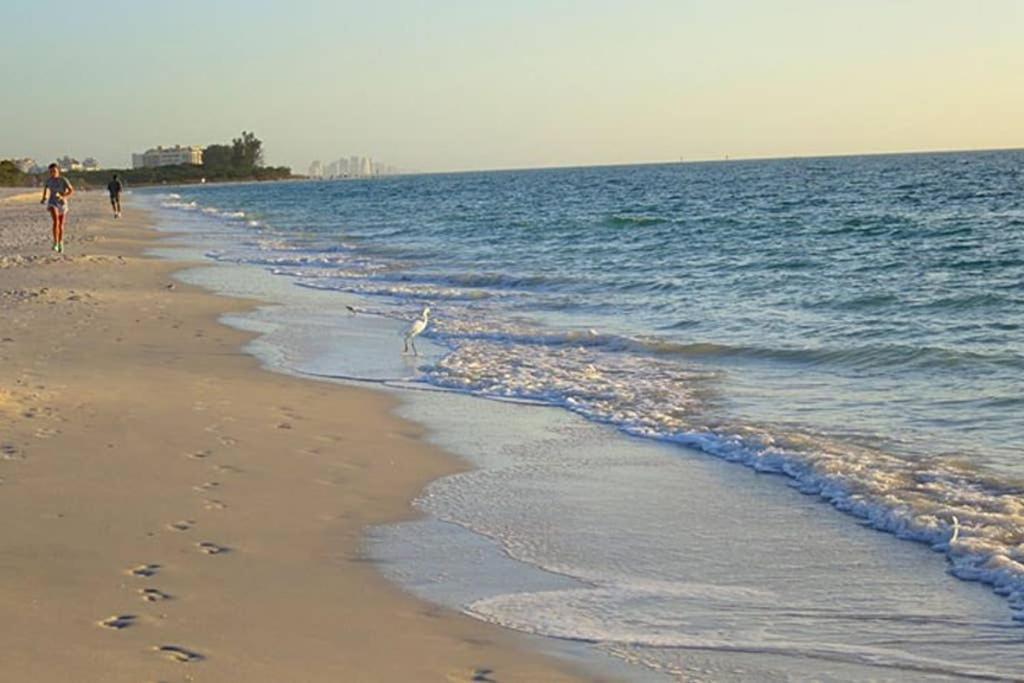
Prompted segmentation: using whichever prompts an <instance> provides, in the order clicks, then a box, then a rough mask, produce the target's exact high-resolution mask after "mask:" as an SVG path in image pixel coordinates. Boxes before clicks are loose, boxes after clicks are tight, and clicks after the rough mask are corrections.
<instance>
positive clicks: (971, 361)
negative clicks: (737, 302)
mask: <svg viewBox="0 0 1024 683" xmlns="http://www.w3.org/2000/svg"><path fill="white" fill-rule="evenodd" d="M452 298H455V297H452ZM695 324H699V321H690V322H687V323H686V324H685V326H692V325H695ZM437 327H438V328H439V329H441V330H442V331H443V332H444V334H445V335H447V336H448V337H449V338H452V339H453V340H454V341H456V342H458V343H462V342H465V341H474V340H476V341H485V340H486V341H494V342H501V343H506V344H527V345H543V346H570V347H583V348H588V347H600V348H603V349H606V350H609V351H628V352H633V353H642V354H647V355H654V356H678V357H680V358H682V359H701V358H725V359H730V358H731V359H739V360H743V359H748V360H775V361H784V362H788V363H794V364H802V365H809V366H844V367H848V368H854V369H859V370H869V369H879V368H911V369H943V368H953V367H974V368H984V367H991V368H997V369H1006V368H1009V369H1022V370H1024V357H1021V356H1019V355H1017V354H1014V353H1010V352H1005V353H980V352H975V351H954V350H950V349H945V348H941V347H914V346H903V345H899V344H872V345H863V346H854V347H848V348H793V349H786V348H772V347H756V346H744V345H732V344H719V343H714V342H679V341H674V340H671V339H666V338H663V337H655V336H626V335H618V334H604V333H601V332H599V331H597V330H572V331H565V332H550V331H547V330H545V329H544V328H530V327H523V326H519V327H518V328H507V327H500V326H496V325H495V324H494V323H493V322H492V321H480V322H478V321H475V320H472V319H467V320H444V321H440V322H439V323H438V325H437Z"/></svg>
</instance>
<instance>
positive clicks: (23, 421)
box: [0, 192, 581, 683]
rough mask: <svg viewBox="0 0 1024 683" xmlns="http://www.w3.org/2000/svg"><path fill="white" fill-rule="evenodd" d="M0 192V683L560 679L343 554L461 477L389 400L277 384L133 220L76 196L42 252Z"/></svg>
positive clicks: (42, 227) (244, 304)
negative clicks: (61, 249) (430, 487)
mask: <svg viewBox="0 0 1024 683" xmlns="http://www.w3.org/2000/svg"><path fill="white" fill-rule="evenodd" d="M18 194H19V193H15V192H7V193H4V195H2V196H0V425H2V430H0V517H2V519H3V520H4V523H3V524H2V525H0V614H2V615H3V619H2V624H3V625H2V626H0V638H2V639H3V642H4V643H5V647H4V656H3V661H2V663H0V679H2V680H5V681H38V682H46V681H104V682H118V681H126V682H128V681H131V682H132V683H139V682H140V681H149V682H154V681H166V682H171V681H275V682H279V681H309V682H313V681H396V680H406V681H570V680H580V679H581V678H580V677H578V675H576V674H574V673H573V672H572V671H570V670H569V668H568V667H567V666H563V665H562V664H561V663H560V662H556V661H553V660H550V659H547V658H545V657H544V656H542V655H539V654H534V653H532V652H530V651H528V650H527V649H526V647H525V644H524V643H523V642H522V641H520V640H519V639H518V638H517V637H516V636H515V635H513V634H511V633H508V632H505V631H502V630H501V629H499V628H497V627H491V626H489V625H487V624H483V623H480V622H478V621H475V620H473V619H470V618H468V617H465V616H462V615H458V614H454V613H450V612H446V611H444V610H442V609H439V608H436V607H432V606H430V605H427V604H425V603H422V602H419V601H417V600H415V599H413V598H411V597H409V596H407V595H406V594H404V593H402V592H401V591H400V590H398V589H397V588H395V587H394V586H393V585H392V584H390V583H389V582H387V581H386V580H385V579H383V578H382V577H381V576H380V575H379V574H378V573H377V571H376V570H375V568H374V566H373V565H372V564H371V563H369V562H367V561H366V560H365V558H364V556H363V555H362V553H361V551H360V545H361V539H362V533H363V530H364V529H365V528H366V527H367V526H368V525H372V524H379V523H383V522H386V521H395V520H399V519H403V518H407V517H409V516H410V515H412V514H413V513H412V511H411V509H410V507H409V500H410V499H411V498H412V497H413V496H415V495H416V493H417V492H418V491H419V490H420V489H421V488H422V487H423V485H424V484H425V483H426V482H428V481H430V480H432V479H434V478H436V477H438V476H441V475H442V474H444V473H450V472H454V471H456V470H458V469H459V468H460V464H459V463H458V462H457V461H456V460H454V459H453V458H451V457H450V456H448V455H446V454H445V453H443V452H441V451H440V450H438V449H436V448H433V447H431V446H429V445H426V444H425V443H424V442H423V441H422V440H421V429H420V428H419V427H417V426H415V425H414V424H411V423H408V422H405V421H402V420H400V419H398V418H397V417H394V416H392V415H391V413H390V411H391V410H392V408H393V407H394V406H393V403H392V399H391V398H389V397H386V396H383V395H381V394H377V393H372V392H369V391H364V390H360V389H354V388H347V387H341V386H337V385H332V384H326V383H319V382H313V381H307V380H301V379H296V378H292V377H288V376H284V375H279V374H274V373H271V372H269V371H266V370H263V369H261V368H260V366H259V363H258V362H257V361H256V360H255V359H254V358H252V357H251V356H249V355H247V354H245V353H243V352H242V351H240V348H241V347H242V345H243V344H244V343H245V342H246V341H247V340H248V339H249V338H250V335H248V334H246V333H243V332H240V331H237V330H233V329H229V328H227V327H225V326H223V325H221V324H219V323H218V322H217V318H218V316H219V315H220V314H222V313H224V312H226V311H239V310H245V309H247V308H249V307H251V306H253V305H254V304H253V302H249V301H241V300H230V299H226V298H223V297H216V296H213V295H211V294H209V293H206V292H204V291H202V290H199V289H198V288H193V287H190V286H186V285H183V284H180V283H175V281H174V280H173V279H172V277H171V276H172V273H173V271H174V270H175V269H179V268H181V264H179V263H170V262H165V261H161V260H157V259H154V258H148V257H145V256H143V255H142V251H143V249H145V248H146V247H147V246H148V245H152V244H153V241H154V240H155V239H156V234H155V233H154V232H153V231H152V230H150V229H149V228H148V227H147V217H146V215H145V214H143V213H141V212H139V211H137V210H133V209H132V208H131V207H130V206H129V207H128V210H127V211H126V214H125V218H123V219H122V220H118V221H115V220H113V219H112V218H111V217H110V213H109V207H108V205H107V202H106V197H105V196H104V195H102V194H99V193H79V194H78V196H76V197H75V198H74V199H73V200H72V211H71V215H70V219H69V222H68V237H67V240H66V242H67V247H66V253H65V254H63V255H57V254H53V253H51V252H50V251H49V225H48V218H47V217H46V215H45V213H44V212H43V211H42V209H41V207H39V205H38V203H37V199H35V196H34V195H28V196H25V197H22V196H18Z"/></svg>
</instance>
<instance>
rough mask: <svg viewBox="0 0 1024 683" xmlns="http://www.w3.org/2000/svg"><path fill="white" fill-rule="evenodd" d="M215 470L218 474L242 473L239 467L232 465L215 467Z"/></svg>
mask: <svg viewBox="0 0 1024 683" xmlns="http://www.w3.org/2000/svg"><path fill="white" fill-rule="evenodd" d="M216 469H217V471H219V472H231V473H232V474H240V473H241V472H243V471H244V470H242V468H241V467H235V466H234V465H217V466H216Z"/></svg>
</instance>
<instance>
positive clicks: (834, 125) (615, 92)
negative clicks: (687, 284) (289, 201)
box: [0, 0, 1024, 171]
mask: <svg viewBox="0 0 1024 683" xmlns="http://www.w3.org/2000/svg"><path fill="white" fill-rule="evenodd" d="M0 44H2V46H3V52H2V58H0V158H4V157H10V156H33V157H35V158H37V159H38V160H40V161H45V160H49V159H52V158H54V157H56V156H58V155H63V154H65V153H69V154H71V155H73V156H77V157H79V158H83V157H86V156H95V157H97V158H98V159H99V160H100V162H101V163H103V164H104V165H108V166H115V165H122V166H123V165H127V164H128V163H129V160H130V154H131V152H132V151H142V150H144V149H145V148H147V147H151V146H155V145H157V144H164V145H169V144H175V143H182V144H208V143H211V142H220V141H227V140H229V139H230V138H231V137H232V136H235V135H237V134H238V133H239V132H240V131H241V130H242V129H243V128H244V129H246V130H254V131H255V132H256V134H257V135H258V136H259V137H260V138H262V139H263V141H264V144H265V147H266V152H267V162H268V163H272V164H288V165H291V166H293V167H294V168H295V169H296V170H297V171H305V169H306V167H307V166H308V164H309V162H310V161H311V160H312V159H314V158H317V159H321V160H324V161H329V160H331V159H334V158H336V157H338V156H341V155H346V156H348V155H353V154H360V155H368V156H373V157H375V158H377V159H380V160H382V161H385V162H390V163H394V164H397V165H399V166H402V167H405V168H411V169H417V170H454V169H473V168H506V167H530V166H548V165H577V164H602V163H623V162H641V161H664V160H678V159H679V158H680V157H683V158H686V159H707V158H721V157H723V156H725V155H729V156H731V157H733V158H739V157H757V156H794V155H817V154H843V153H861V152H885V151H909V150H934V149H974V148H1000V147H1022V146H1024V85H1022V84H1024V75H1022V74H1024V0H984V1H981V0H978V1H972V0H747V1H744V0H574V1H569V0H546V1H542V0H508V1H506V0H362V1H360V2H350V1H348V0H247V1H242V0H174V1H164V2H155V1H152V0H139V1H138V2H134V3H127V2H124V3H122V2H57V3H53V2H44V3H34V2H27V1H24V0H0Z"/></svg>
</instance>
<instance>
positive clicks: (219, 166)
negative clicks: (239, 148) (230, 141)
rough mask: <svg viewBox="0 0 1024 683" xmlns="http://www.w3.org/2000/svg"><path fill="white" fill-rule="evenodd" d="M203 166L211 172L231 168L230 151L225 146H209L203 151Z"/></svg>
mask: <svg viewBox="0 0 1024 683" xmlns="http://www.w3.org/2000/svg"><path fill="white" fill-rule="evenodd" d="M203 166H205V167H206V168H208V169H210V170H213V171H223V170H226V169H229V168H231V166H232V149H231V147H228V146H227V145H210V146H209V147H207V148H206V149H205V150H203Z"/></svg>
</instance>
